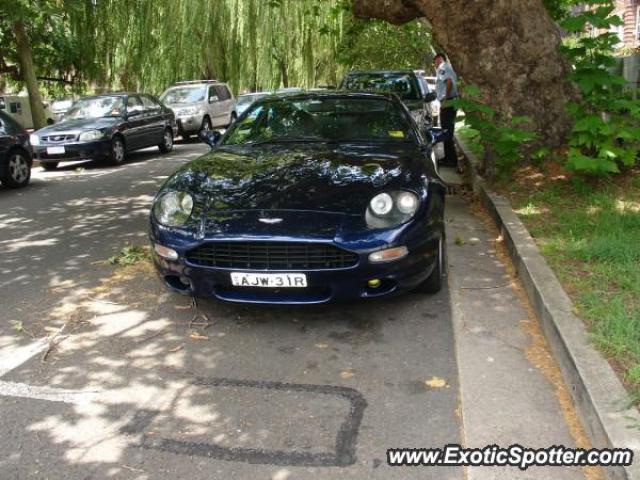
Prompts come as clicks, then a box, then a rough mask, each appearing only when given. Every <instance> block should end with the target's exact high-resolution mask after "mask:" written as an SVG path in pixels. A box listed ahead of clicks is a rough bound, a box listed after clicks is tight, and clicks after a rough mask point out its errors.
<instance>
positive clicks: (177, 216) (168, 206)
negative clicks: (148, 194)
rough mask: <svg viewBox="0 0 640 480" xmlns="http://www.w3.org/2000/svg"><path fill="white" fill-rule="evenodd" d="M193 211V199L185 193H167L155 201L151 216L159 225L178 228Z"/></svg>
mask: <svg viewBox="0 0 640 480" xmlns="http://www.w3.org/2000/svg"><path fill="white" fill-rule="evenodd" d="M192 210H193V198H192V197H191V195H189V194H188V193H187V192H168V193H165V194H164V195H162V196H161V197H160V198H159V199H158V200H156V203H155V205H154V206H153V216H154V217H155V219H156V220H157V222H158V223H160V224H161V225H165V226H167V227H180V226H182V225H184V224H185V223H186V221H187V220H188V219H189V216H190V215H191V211H192Z"/></svg>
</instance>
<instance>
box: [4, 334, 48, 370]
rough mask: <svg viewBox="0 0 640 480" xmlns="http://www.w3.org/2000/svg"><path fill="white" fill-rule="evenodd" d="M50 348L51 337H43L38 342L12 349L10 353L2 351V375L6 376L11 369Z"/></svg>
mask: <svg viewBox="0 0 640 480" xmlns="http://www.w3.org/2000/svg"><path fill="white" fill-rule="evenodd" d="M47 348H49V339H48V338H41V339H40V340H38V341H37V342H34V343H31V344H29V345H25V346H24V347H20V348H19V349H17V350H10V351H9V352H8V353H4V354H3V352H0V377H3V376H5V375H6V374H7V373H9V372H10V371H11V370H15V369H16V368H18V367H19V366H20V365H22V364H23V363H26V362H28V361H29V360H30V359H31V358H33V357H34V356H36V355H38V354H39V353H42V352H44V351H45V350H46V349H47Z"/></svg>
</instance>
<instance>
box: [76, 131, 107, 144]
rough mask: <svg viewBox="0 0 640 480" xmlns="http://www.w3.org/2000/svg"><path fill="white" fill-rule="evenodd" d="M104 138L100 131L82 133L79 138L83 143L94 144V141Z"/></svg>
mask: <svg viewBox="0 0 640 480" xmlns="http://www.w3.org/2000/svg"><path fill="white" fill-rule="evenodd" d="M103 136H104V133H102V132H101V131H100V130H89V131H88V132H82V133H81V134H80V136H79V137H78V140H79V141H81V142H93V141H94V140H99V139H100V138H102V137H103Z"/></svg>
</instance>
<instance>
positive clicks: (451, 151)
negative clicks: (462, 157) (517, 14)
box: [440, 107, 458, 167]
mask: <svg viewBox="0 0 640 480" xmlns="http://www.w3.org/2000/svg"><path fill="white" fill-rule="evenodd" d="M456 113H457V112H456V109H455V108H454V107H446V108H442V109H441V110H440V126H441V127H442V129H443V130H447V136H446V137H445V140H444V161H443V165H448V166H450V167H457V166H458V154H457V153H456V145H455V143H454V141H453V130H454V129H455V127H456Z"/></svg>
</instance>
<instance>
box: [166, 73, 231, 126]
mask: <svg viewBox="0 0 640 480" xmlns="http://www.w3.org/2000/svg"><path fill="white" fill-rule="evenodd" d="M160 101H162V102H163V103H164V104H165V105H166V106H167V107H169V108H170V109H172V110H173V111H174V112H175V114H176V119H177V122H178V133H179V134H180V136H182V138H189V137H190V136H191V135H193V134H194V133H198V132H199V131H200V130H211V129H212V128H214V127H216V128H221V127H226V126H228V125H230V124H231V123H232V122H233V121H234V120H235V119H236V118H237V116H238V113H237V111H236V102H235V98H234V97H233V94H232V93H231V90H229V86H228V85H227V84H226V83H222V82H218V81H217V80H198V81H192V82H178V83H176V84H175V85H173V86H172V87H169V88H168V89H166V90H165V91H164V92H163V93H162V95H160Z"/></svg>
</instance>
